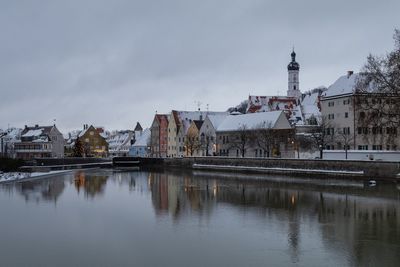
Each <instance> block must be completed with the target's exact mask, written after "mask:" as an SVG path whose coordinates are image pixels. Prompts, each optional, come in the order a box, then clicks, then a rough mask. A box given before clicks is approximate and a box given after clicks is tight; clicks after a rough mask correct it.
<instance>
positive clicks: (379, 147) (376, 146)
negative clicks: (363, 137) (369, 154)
mask: <svg viewBox="0 0 400 267" xmlns="http://www.w3.org/2000/svg"><path fill="white" fill-rule="evenodd" d="M372 150H382V145H372Z"/></svg>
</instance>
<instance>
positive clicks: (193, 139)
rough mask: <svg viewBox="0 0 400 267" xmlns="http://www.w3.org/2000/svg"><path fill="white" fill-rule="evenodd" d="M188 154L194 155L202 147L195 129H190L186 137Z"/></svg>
mask: <svg viewBox="0 0 400 267" xmlns="http://www.w3.org/2000/svg"><path fill="white" fill-rule="evenodd" d="M185 147H186V155H190V156H193V153H194V152H195V151H196V150H198V149H200V148H201V143H200V141H199V137H198V135H197V134H196V133H195V132H193V131H188V133H187V135H186V138H185Z"/></svg>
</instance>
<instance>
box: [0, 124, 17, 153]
mask: <svg viewBox="0 0 400 267" xmlns="http://www.w3.org/2000/svg"><path fill="white" fill-rule="evenodd" d="M21 132H22V129H19V128H9V129H7V130H5V131H2V132H0V156H5V157H10V158H15V150H14V144H15V143H16V142H20V140H21Z"/></svg>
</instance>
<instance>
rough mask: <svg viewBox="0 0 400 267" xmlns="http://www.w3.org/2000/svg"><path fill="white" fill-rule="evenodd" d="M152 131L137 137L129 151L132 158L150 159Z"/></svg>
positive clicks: (142, 132) (145, 131)
mask: <svg viewBox="0 0 400 267" xmlns="http://www.w3.org/2000/svg"><path fill="white" fill-rule="evenodd" d="M150 135H151V132H150V129H148V128H147V129H145V130H144V131H141V133H140V135H139V134H138V135H137V136H136V140H135V143H134V144H133V145H132V146H131V147H130V149H129V156H131V157H149V155H150Z"/></svg>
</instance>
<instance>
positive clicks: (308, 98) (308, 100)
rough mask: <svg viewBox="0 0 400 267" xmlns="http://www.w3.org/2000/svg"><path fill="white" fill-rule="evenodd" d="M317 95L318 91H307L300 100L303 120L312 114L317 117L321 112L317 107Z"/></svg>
mask: <svg viewBox="0 0 400 267" xmlns="http://www.w3.org/2000/svg"><path fill="white" fill-rule="evenodd" d="M318 96H319V93H318V92H315V93H309V94H306V95H305V96H304V98H303V101H302V102H301V110H302V113H303V117H304V119H305V120H308V119H310V118H311V117H312V116H314V117H319V116H320V115H321V112H320V110H319V108H318V101H319V99H318Z"/></svg>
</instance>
